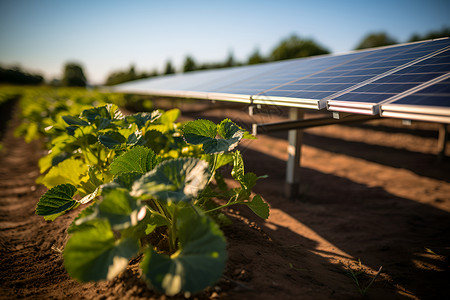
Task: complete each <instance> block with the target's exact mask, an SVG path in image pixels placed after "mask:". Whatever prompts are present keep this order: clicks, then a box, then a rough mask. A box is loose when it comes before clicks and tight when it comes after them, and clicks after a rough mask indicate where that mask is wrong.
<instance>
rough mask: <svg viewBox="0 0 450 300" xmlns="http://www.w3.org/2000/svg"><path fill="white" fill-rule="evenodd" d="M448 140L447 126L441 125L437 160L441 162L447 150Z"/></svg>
mask: <svg viewBox="0 0 450 300" xmlns="http://www.w3.org/2000/svg"><path fill="white" fill-rule="evenodd" d="M447 140H448V124H441V126H440V127H439V139H438V149H439V150H438V151H439V152H438V159H439V160H443V159H444V158H445V149H446V148H447Z"/></svg>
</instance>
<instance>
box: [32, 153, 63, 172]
mask: <svg viewBox="0 0 450 300" xmlns="http://www.w3.org/2000/svg"><path fill="white" fill-rule="evenodd" d="M69 157H70V154H69V153H67V152H56V151H52V152H51V153H48V154H47V155H46V156H43V157H41V158H40V159H39V170H40V172H41V174H43V173H45V172H46V171H47V170H48V169H50V168H51V167H53V166H56V165H57V164H59V163H60V162H62V161H64V160H65V159H67V158H69Z"/></svg>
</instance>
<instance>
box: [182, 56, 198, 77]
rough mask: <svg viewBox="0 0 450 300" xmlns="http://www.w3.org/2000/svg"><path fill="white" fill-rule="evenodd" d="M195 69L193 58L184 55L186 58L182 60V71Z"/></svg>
mask: <svg viewBox="0 0 450 300" xmlns="http://www.w3.org/2000/svg"><path fill="white" fill-rule="evenodd" d="M196 69H197V65H196V63H195V61H194V59H193V58H192V57H191V56H189V55H188V56H186V59H185V61H184V66H183V72H184V73H186V72H191V71H195V70H196Z"/></svg>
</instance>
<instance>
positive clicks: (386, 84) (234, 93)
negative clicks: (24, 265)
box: [119, 39, 450, 114]
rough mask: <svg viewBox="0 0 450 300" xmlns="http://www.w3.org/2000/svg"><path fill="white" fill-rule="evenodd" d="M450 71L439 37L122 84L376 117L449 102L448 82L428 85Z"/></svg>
mask: <svg viewBox="0 0 450 300" xmlns="http://www.w3.org/2000/svg"><path fill="white" fill-rule="evenodd" d="M449 72H450V39H440V40H435V41H424V42H417V43H411V44H404V45H396V46H391V47H384V48H374V49H369V50H363V51H355V52H350V53H346V54H342V55H325V56H316V57H310V58H303V59H294V60H285V61H279V62H271V63H265V64H260V65H252V66H243V67H234V68H228V69H220V70H208V71H196V72H190V73H186V74H177V75H171V76H164V77H159V78H153V79H150V80H148V79H146V80H141V81H136V82H131V83H127V84H123V85H121V86H119V90H120V89H122V90H129V91H130V90H132V91H135V92H147V93H153V94H157V95H158V94H160V95H172V96H182V97H197V98H205V99H220V100H231V101H241V102H246V103H250V102H251V101H253V100H261V101H260V102H259V103H273V104H275V103H276V104H277V105H288V106H290V105H293V106H296V107H303V106H304V107H308V108H313V107H315V108H321V107H323V106H324V105H325V103H328V104H329V108H330V109H334V110H340V109H341V108H340V107H343V108H342V109H343V111H350V112H351V110H349V109H348V107H345V105H347V104H348V105H349V106H351V107H358V106H359V105H360V106H361V107H365V108H364V109H366V108H367V107H372V108H371V109H369V110H368V111H366V112H361V111H360V110H358V109H357V110H356V111H355V112H357V113H360V112H361V113H369V114H373V113H377V107H380V105H383V104H384V103H390V102H393V101H394V100H398V101H400V100H399V99H398V98H401V97H404V98H403V102H401V103H406V102H407V101H412V102H414V103H416V102H417V101H419V100H418V99H422V100H420V101H425V100H423V99H426V98H433V97H434V98H433V100H430V103H437V102H439V101H443V99H449V95H448V93H449V84H448V82H447V81H442V82H440V83H439V84H426V83H428V82H431V83H434V81H435V80H436V79H438V80H440V79H441V77H442V75H444V74H447V73H449ZM425 85H426V86H425ZM417 89H419V90H420V91H416V90H417ZM236 99H239V100H236ZM436 99H440V100H439V101H438V100H436ZM272 100H273V101H272ZM271 101H272V102H271ZM447 101H448V100H447ZM395 103H397V102H395ZM398 103H400V102H398ZM340 105H343V106H340ZM402 105H403V104H402ZM430 105H431V104H430Z"/></svg>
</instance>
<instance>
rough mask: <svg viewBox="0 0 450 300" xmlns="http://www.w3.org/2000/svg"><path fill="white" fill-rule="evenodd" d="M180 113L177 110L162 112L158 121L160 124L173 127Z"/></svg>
mask: <svg viewBox="0 0 450 300" xmlns="http://www.w3.org/2000/svg"><path fill="white" fill-rule="evenodd" d="M180 113H181V111H180V110H179V109H178V108H173V109H170V110H168V111H166V112H164V113H163V114H162V115H161V117H160V119H159V120H158V121H159V122H160V123H161V124H164V125H169V126H173V124H174V123H175V122H176V121H177V119H178V117H179V116H180Z"/></svg>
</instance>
